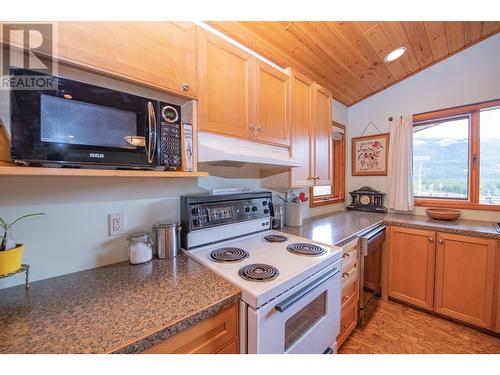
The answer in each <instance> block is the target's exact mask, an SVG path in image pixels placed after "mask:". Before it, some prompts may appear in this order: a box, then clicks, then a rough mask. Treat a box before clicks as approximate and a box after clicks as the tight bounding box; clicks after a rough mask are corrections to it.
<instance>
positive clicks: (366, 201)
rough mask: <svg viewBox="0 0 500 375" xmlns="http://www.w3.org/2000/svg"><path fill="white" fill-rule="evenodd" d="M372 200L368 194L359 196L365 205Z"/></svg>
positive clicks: (360, 201)
mask: <svg viewBox="0 0 500 375" xmlns="http://www.w3.org/2000/svg"><path fill="white" fill-rule="evenodd" d="M370 202H371V199H370V197H369V196H368V195H361V196H360V197H359V203H361V204H362V205H363V206H366V205H368V204H370Z"/></svg>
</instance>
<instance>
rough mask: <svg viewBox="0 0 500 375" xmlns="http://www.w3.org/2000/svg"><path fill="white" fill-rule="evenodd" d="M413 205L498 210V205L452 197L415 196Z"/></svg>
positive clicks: (499, 207) (499, 209) (499, 208)
mask: <svg viewBox="0 0 500 375" xmlns="http://www.w3.org/2000/svg"><path fill="white" fill-rule="evenodd" d="M415 206H425V207H443V208H456V209H465V210H484V211H500V205H492V204H479V203H472V202H470V201H463V200H462V201H457V200H452V199H447V200H442V199H422V198H415Z"/></svg>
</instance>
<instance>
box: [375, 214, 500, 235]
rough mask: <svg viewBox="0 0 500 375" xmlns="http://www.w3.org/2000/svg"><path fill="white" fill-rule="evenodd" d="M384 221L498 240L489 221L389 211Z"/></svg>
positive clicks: (493, 225)
mask: <svg viewBox="0 0 500 375" xmlns="http://www.w3.org/2000/svg"><path fill="white" fill-rule="evenodd" d="M499 216H500V215H499ZM499 220H500V218H499ZM384 222H385V224H387V225H395V226H400V227H411V228H420V229H429V230H436V231H440V232H448V233H457V234H465V235H469V236H477V237H486V238H494V239H497V240H500V232H498V231H497V230H496V229H495V223H493V222H489V221H480V220H465V219H458V220H454V221H444V220H434V219H431V218H430V217H428V216H421V215H420V216H419V215H407V214H395V213H390V214H388V215H387V216H386V217H385V219H384Z"/></svg>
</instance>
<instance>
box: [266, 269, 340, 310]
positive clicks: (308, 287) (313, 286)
mask: <svg viewBox="0 0 500 375" xmlns="http://www.w3.org/2000/svg"><path fill="white" fill-rule="evenodd" d="M339 272H340V269H338V268H336V267H335V268H334V269H332V270H331V271H330V272H328V273H327V274H326V275H323V276H321V277H319V278H318V279H316V280H314V281H313V282H311V283H310V284H309V285H306V286H305V287H304V288H302V289H301V290H299V291H298V292H297V293H295V294H293V295H291V296H290V297H288V298H287V299H286V300H284V301H283V302H281V303H279V304H277V305H276V306H275V309H276V310H277V311H279V312H285V311H286V310H287V309H289V308H290V307H292V305H294V304H295V303H296V302H298V301H299V300H300V299H302V297H304V296H305V295H306V294H308V293H309V292H310V291H312V290H313V289H316V288H317V287H318V286H320V285H321V284H323V283H324V282H326V281H328V280H329V279H331V278H332V277H333V276H335V275H336V274H337V273H339Z"/></svg>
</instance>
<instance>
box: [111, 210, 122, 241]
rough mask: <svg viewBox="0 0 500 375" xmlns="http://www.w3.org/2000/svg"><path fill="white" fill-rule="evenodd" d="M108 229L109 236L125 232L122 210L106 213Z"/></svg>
mask: <svg viewBox="0 0 500 375" xmlns="http://www.w3.org/2000/svg"><path fill="white" fill-rule="evenodd" d="M108 230H109V235H110V236H116V235H118V234H122V233H125V214H124V213H123V212H120V213H117V214H109V215H108Z"/></svg>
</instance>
